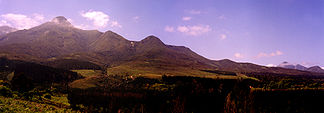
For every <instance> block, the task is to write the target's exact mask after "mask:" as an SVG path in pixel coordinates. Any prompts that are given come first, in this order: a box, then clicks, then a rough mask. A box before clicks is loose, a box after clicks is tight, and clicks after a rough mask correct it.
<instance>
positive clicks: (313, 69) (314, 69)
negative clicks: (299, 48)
mask: <svg viewBox="0 0 324 113" xmlns="http://www.w3.org/2000/svg"><path fill="white" fill-rule="evenodd" d="M278 67H282V68H287V69H297V70H302V71H310V72H316V73H324V69H322V68H321V67H319V66H312V67H309V68H307V67H305V66H303V65H300V64H296V65H294V64H290V63H288V62H283V63H281V64H279V65H278Z"/></svg>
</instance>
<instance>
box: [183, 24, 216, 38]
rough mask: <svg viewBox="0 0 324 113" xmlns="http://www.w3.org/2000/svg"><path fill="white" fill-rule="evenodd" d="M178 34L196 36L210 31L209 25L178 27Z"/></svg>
mask: <svg viewBox="0 0 324 113" xmlns="http://www.w3.org/2000/svg"><path fill="white" fill-rule="evenodd" d="M177 30H178V32H181V33H184V34H186V35H190V36H198V35H201V34H204V33H207V32H209V31H211V30H212V29H211V28H210V27H209V25H194V26H185V25H184V26H178V28H177Z"/></svg>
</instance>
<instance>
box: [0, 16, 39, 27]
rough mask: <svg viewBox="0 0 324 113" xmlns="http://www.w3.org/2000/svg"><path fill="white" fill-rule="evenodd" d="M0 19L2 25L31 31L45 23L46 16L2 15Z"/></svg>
mask: <svg viewBox="0 0 324 113" xmlns="http://www.w3.org/2000/svg"><path fill="white" fill-rule="evenodd" d="M0 18H1V21H0V25H7V26H11V27H14V28H17V29H29V28H31V27H35V26H37V25H40V24H41V23H43V22H44V16H43V15H41V14H33V15H32V16H27V15H23V14H14V13H8V14H3V15H0Z"/></svg>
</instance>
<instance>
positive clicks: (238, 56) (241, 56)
mask: <svg viewBox="0 0 324 113" xmlns="http://www.w3.org/2000/svg"><path fill="white" fill-rule="evenodd" d="M234 57H235V58H238V59H241V58H244V55H242V54H241V53H235V54H234Z"/></svg>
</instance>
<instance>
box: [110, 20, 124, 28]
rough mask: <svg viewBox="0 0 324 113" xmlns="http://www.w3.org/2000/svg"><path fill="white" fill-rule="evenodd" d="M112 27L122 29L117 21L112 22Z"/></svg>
mask: <svg viewBox="0 0 324 113" xmlns="http://www.w3.org/2000/svg"><path fill="white" fill-rule="evenodd" d="M110 26H111V27H119V28H121V27H122V26H121V25H120V24H119V23H118V22H117V21H112V22H111V25H110Z"/></svg>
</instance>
